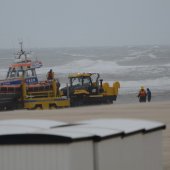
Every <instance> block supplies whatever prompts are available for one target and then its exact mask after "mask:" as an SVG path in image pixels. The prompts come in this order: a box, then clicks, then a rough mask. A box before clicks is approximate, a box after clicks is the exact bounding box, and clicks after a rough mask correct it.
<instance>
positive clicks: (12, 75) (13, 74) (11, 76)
mask: <svg viewBox="0 0 170 170" xmlns="http://www.w3.org/2000/svg"><path fill="white" fill-rule="evenodd" d="M15 75H16V70H15V69H13V70H12V71H11V73H10V78H13V77H15Z"/></svg>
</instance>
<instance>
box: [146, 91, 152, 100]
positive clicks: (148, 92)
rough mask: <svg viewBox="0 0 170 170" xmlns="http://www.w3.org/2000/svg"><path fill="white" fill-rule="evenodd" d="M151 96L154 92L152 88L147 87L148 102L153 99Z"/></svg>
mask: <svg viewBox="0 0 170 170" xmlns="http://www.w3.org/2000/svg"><path fill="white" fill-rule="evenodd" d="M151 97H152V93H151V91H150V89H149V88H147V99H148V102H150V101H151Z"/></svg>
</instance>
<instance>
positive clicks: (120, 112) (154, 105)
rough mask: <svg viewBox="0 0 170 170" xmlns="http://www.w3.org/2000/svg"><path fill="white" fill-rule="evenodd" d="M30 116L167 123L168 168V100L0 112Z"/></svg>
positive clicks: (166, 162) (166, 161)
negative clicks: (120, 119)
mask: <svg viewBox="0 0 170 170" xmlns="http://www.w3.org/2000/svg"><path fill="white" fill-rule="evenodd" d="M15 118H17V119H18V118H31V119H49V120H60V121H66V122H75V121H79V120H87V119H96V118H137V119H146V120H156V121H160V122H163V123H165V124H166V125H167V128H166V130H164V132H163V147H162V148H163V151H162V153H163V169H164V170H170V101H164V102H151V103H132V104H117V103H114V104H113V105H99V106H88V107H76V108H65V109H58V110H43V111H41V110H36V111H27V110H16V111H9V112H0V119H1V120H2V119H15Z"/></svg>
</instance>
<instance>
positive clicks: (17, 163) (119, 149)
mask: <svg viewBox="0 0 170 170" xmlns="http://www.w3.org/2000/svg"><path fill="white" fill-rule="evenodd" d="M34 121H37V122H34V123H31V121H30V120H28V121H26V122H27V123H26V124H24V123H21V121H19V120H16V122H15V120H4V121H0V153H1V154H0V169H3V170H18V169H24V170H27V169H36V170H37V169H41V170H46V169H48V170H56V169H58V170H63V169H64V170H72V169H73V170H80V169H81V170H87V169H88V170H103V169H105V170H112V169H116V170H125V169H126V170H136V169H138V170H143V169H145V170H161V169H162V165H161V158H162V157H161V138H162V137H161V134H162V130H163V129H165V125H164V124H163V123H159V122H153V121H146V120H137V119H97V120H87V121H81V122H77V123H75V124H67V123H64V122H55V121H51V123H50V121H49V120H48V121H46V120H41V121H40V122H41V123H38V120H34ZM43 121H44V122H43ZM10 122H11V123H10ZM35 123H36V124H37V125H35V126H34V124H35ZM38 124H39V125H38Z"/></svg>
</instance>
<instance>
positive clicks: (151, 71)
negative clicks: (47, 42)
mask: <svg viewBox="0 0 170 170" xmlns="http://www.w3.org/2000/svg"><path fill="white" fill-rule="evenodd" d="M25 50H26V51H28V52H31V55H32V56H33V58H36V59H38V60H41V61H42V63H43V67H42V68H39V69H37V75H38V78H39V80H43V79H46V74H47V72H48V71H49V69H53V71H54V72H55V77H56V78H58V79H59V81H60V83H61V86H62V87H63V86H65V85H66V83H68V79H67V76H68V74H69V73H77V72H92V73H96V72H97V73H100V76H101V78H102V79H103V80H104V82H109V84H110V85H112V83H113V82H115V81H119V82H120V85H121V88H120V90H119V96H118V99H117V101H116V102H117V103H130V102H138V99H137V93H138V91H139V89H140V87H141V86H144V87H145V88H150V90H151V91H152V101H161V100H170V46H165V45H164V46H163V45H162V46H159V45H152V46H151V45H150V46H121V47H111V46H109V47H74V48H68V47H67V48H43V49H27V48H26V49H25ZM16 52H17V49H0V79H4V78H5V77H6V74H7V70H8V66H9V65H10V64H11V63H12V62H13V61H14V54H15V53H16Z"/></svg>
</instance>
